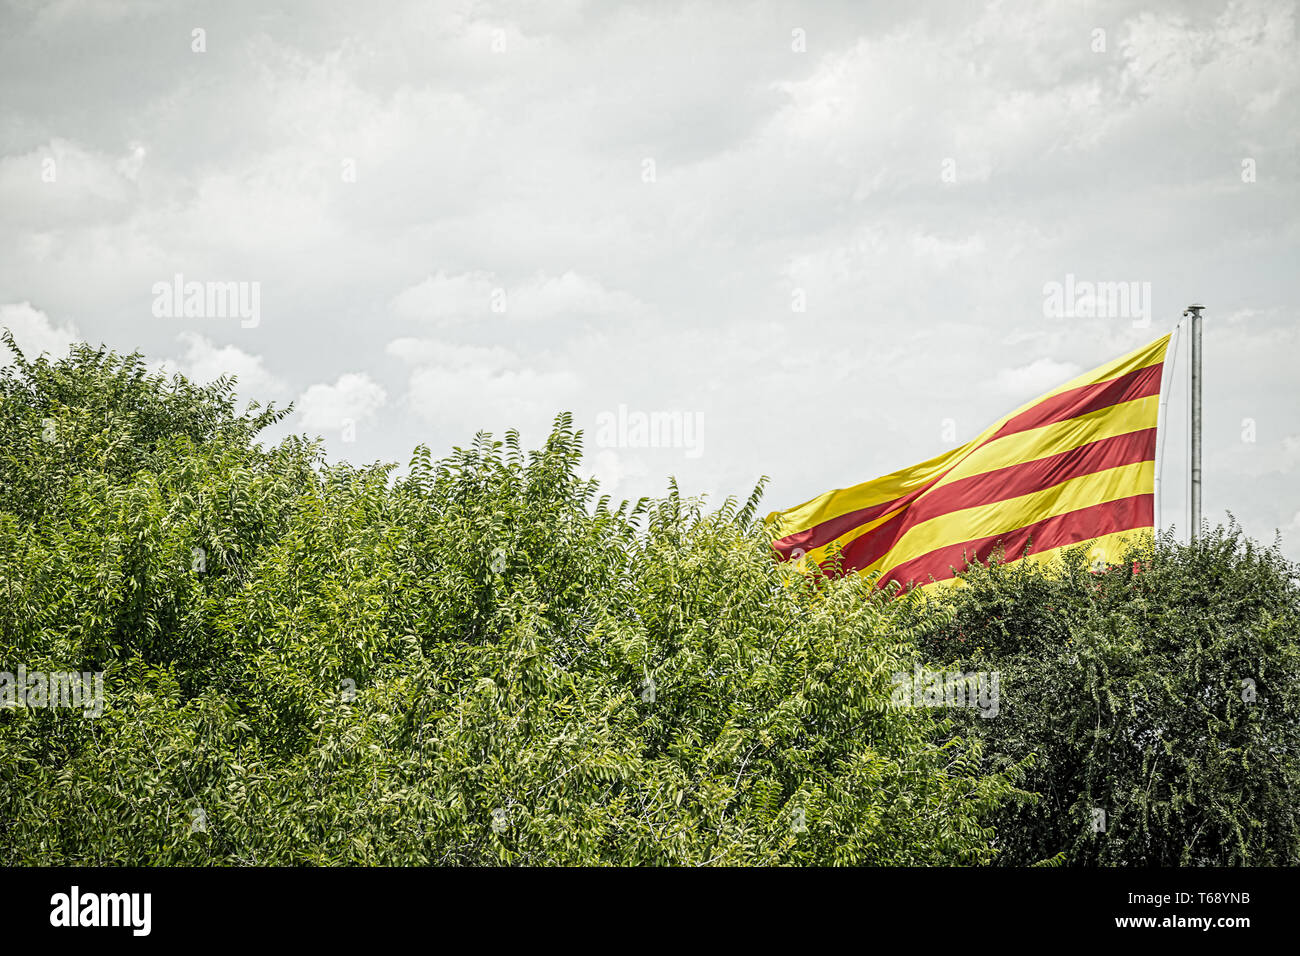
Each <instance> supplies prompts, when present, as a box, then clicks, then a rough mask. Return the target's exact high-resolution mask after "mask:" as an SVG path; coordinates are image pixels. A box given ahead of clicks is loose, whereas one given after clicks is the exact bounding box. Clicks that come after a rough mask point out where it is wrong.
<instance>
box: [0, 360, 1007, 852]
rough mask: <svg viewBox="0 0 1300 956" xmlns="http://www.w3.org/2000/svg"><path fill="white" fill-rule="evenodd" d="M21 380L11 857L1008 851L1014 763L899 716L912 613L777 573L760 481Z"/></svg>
mask: <svg viewBox="0 0 1300 956" xmlns="http://www.w3.org/2000/svg"><path fill="white" fill-rule="evenodd" d="M7 341H8V343H9V346H10V349H11V351H13V353H14V361H13V363H12V365H10V366H8V367H6V368H5V369H4V370H3V373H0V594H3V595H4V597H5V606H4V609H3V611H0V615H2V617H0V619H2V620H3V632H2V635H0V670H8V671H11V672H13V671H16V669H17V667H18V666H19V665H22V666H25V667H26V668H27V669H28V670H29V671H37V670H40V671H45V672H49V671H59V670H63V671H68V670H76V671H103V672H105V673H106V688H107V693H106V697H107V702H106V709H105V712H104V714H103V716H101V717H99V718H88V717H85V716H83V715H82V714H80V713H78V712H76V711H71V710H68V709H66V708H16V709H11V710H7V711H0V852H3V853H4V854H5V856H6V859H9V860H11V861H15V862H25V863H41V864H90V865H95V864H232V865H239V864H248V865H265V864H300V863H312V864H416V865H425V864H461V865H464V864H481V863H521V864H580V863H599V864H706V863H709V864H769V863H781V864H784V863H794V864H882V865H883V864H942V863H986V862H990V861H992V860H993V859H994V858H995V856H996V852H997V851H996V848H995V846H994V843H993V831H992V830H991V829H990V828H989V827H987V826H986V825H983V824H982V823H981V821H982V820H985V819H988V818H991V817H992V816H993V815H994V814H995V812H996V811H997V810H998V808H999V807H1002V806H1003V805H1005V804H1006V803H1007V802H1008V801H1018V800H1025V799H1029V798H1028V796H1027V795H1026V794H1024V793H1023V792H1022V791H1020V790H1018V789H1016V787H1015V781H1016V779H1017V776H1018V775H1019V774H1021V773H1022V772H1023V770H1024V768H1023V767H1022V766H1021V765H1020V764H1018V763H1016V762H1014V761H1012V762H1010V763H1008V764H1006V765H1005V766H1001V767H999V768H998V769H996V770H989V769H982V767H983V766H984V763H985V761H984V758H983V756H982V753H981V745H980V743H979V740H978V739H977V738H967V737H963V736H961V735H959V734H957V733H956V732H955V725H954V723H953V718H952V717H945V718H944V719H942V720H938V719H935V717H934V715H929V714H917V713H913V712H905V711H900V710H898V709H896V708H893V707H891V706H890V683H889V682H890V675H891V674H892V673H893V672H894V671H896V670H898V669H901V668H904V667H907V666H909V665H910V661H911V660H912V659H913V657H914V651H913V648H912V646H911V644H910V643H909V642H910V639H911V636H910V628H912V627H913V625H912V624H911V622H910V621H908V620H905V618H906V616H907V614H908V613H909V611H908V608H907V605H906V604H905V603H903V602H891V601H889V600H887V599H885V598H884V597H883V596H881V595H880V594H879V593H877V592H874V591H873V590H872V589H871V588H870V587H869V585H868V583H867V582H864V581H862V580H859V579H847V580H837V581H830V580H826V579H824V578H818V579H804V578H799V579H797V580H793V581H791V580H787V579H786V577H785V575H784V574H783V573H782V569H781V568H780V567H778V566H777V565H776V564H774V562H773V561H772V560H771V556H770V553H769V551H768V546H767V541H766V538H765V535H764V533H763V531H762V530H761V528H760V527H758V526H757V525H756V523H755V522H754V520H753V515H754V512H755V508H756V506H757V500H758V495H759V492H760V491H761V486H760V488H759V489H756V491H755V494H754V496H753V497H751V498H750V500H749V501H747V502H745V503H743V504H741V503H739V502H737V501H732V500H728V501H727V502H725V503H723V504H722V506H721V507H720V508H717V509H715V510H709V509H707V508H706V507H705V506H704V505H703V504H702V503H701V502H700V501H698V500H693V499H689V498H687V497H684V496H682V495H681V494H680V493H679V492H678V490H677V488H676V486H675V485H671V486H670V487H669V490H668V492H667V494H666V495H665V496H663V497H662V498H658V499H654V500H642V501H640V502H637V503H635V504H632V503H626V502H625V503H621V504H615V503H613V502H611V501H609V500H608V499H607V498H603V497H600V496H599V490H598V488H597V486H596V484H595V482H593V481H590V480H584V479H582V478H581V476H580V473H579V463H580V459H581V436H580V434H578V433H576V432H575V431H574V430H573V428H572V425H571V422H570V420H569V419H568V417H567V416H561V417H560V418H559V419H557V421H556V425H555V429H554V431H553V433H552V434H551V436H550V438H549V439H548V441H547V442H546V443H545V445H544V446H543V447H542V448H540V449H537V450H535V451H529V452H526V451H524V450H523V449H521V447H520V444H519V440H518V436H517V435H515V434H514V433H509V434H507V435H506V436H505V437H504V440H501V441H495V440H493V439H491V438H490V437H489V436H480V437H479V438H478V439H477V440H476V442H475V443H474V445H473V446H472V447H470V448H468V449H457V450H455V451H454V452H453V454H451V455H450V456H448V457H446V458H444V459H442V460H438V461H435V460H434V459H433V457H432V455H431V453H430V451H429V450H428V449H427V448H420V449H417V451H416V453H415V456H414V458H413V459H412V461H411V463H410V467H409V468H408V469H407V470H406V472H405V473H404V474H402V475H397V474H396V473H395V469H394V467H393V466H391V465H379V464H377V465H372V466H368V467H352V466H348V465H328V464H326V463H325V462H324V461H323V459H322V456H321V452H320V447H319V445H318V444H317V443H314V442H311V441H307V440H305V439H302V438H297V437H294V438H289V439H286V440H285V441H282V442H280V443H279V444H277V445H275V446H273V447H263V446H262V445H261V444H259V442H258V440H257V436H258V434H259V433H260V432H261V430H262V429H263V428H265V427H266V426H267V425H268V424H270V423H272V422H274V421H276V420H278V419H279V418H280V417H281V416H282V415H283V414H284V413H283V412H279V411H276V410H274V409H265V410H261V409H258V408H257V407H254V408H252V409H251V410H249V411H247V412H243V413H241V412H239V411H237V410H236V408H235V403H234V398H233V384H232V383H231V382H229V381H225V380H222V381H218V382H216V383H214V384H212V385H209V386H196V385H194V384H192V383H189V382H187V381H186V380H185V379H184V378H181V377H174V378H172V379H170V380H168V379H165V378H163V377H162V376H159V375H151V374H150V373H149V372H148V370H147V367H146V366H145V364H144V362H143V359H142V358H141V357H140V356H139V355H131V356H126V357H121V356H118V355H116V354H114V353H111V352H105V351H104V350H98V351H96V350H92V349H89V348H87V347H84V346H82V347H78V348H76V349H74V350H72V352H71V353H70V354H69V355H68V356H66V357H64V358H61V359H58V360H56V361H49V360H47V359H44V358H41V359H38V360H35V361H29V360H28V359H26V358H25V357H24V356H22V354H21V353H20V352H18V350H17V349H16V347H15V346H14V345H13V342H12V340H11V339H9V340H7Z"/></svg>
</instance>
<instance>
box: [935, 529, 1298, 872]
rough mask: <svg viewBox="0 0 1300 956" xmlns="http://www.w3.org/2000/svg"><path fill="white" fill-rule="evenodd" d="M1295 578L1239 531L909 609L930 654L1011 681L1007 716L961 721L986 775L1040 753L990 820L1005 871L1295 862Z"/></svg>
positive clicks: (1019, 574) (1009, 569) (973, 581)
mask: <svg viewBox="0 0 1300 956" xmlns="http://www.w3.org/2000/svg"><path fill="white" fill-rule="evenodd" d="M1297 570H1298V569H1297V568H1296V566H1295V565H1294V564H1292V563H1290V562H1288V561H1287V560H1285V558H1283V557H1282V555H1281V554H1280V553H1279V551H1278V550H1277V548H1276V547H1274V548H1271V549H1265V548H1261V547H1259V546H1258V545H1256V544H1254V543H1253V542H1251V541H1249V540H1248V539H1245V538H1244V537H1243V536H1242V534H1241V532H1240V531H1239V530H1238V529H1237V528H1235V527H1228V528H1219V529H1218V530H1216V531H1214V532H1213V533H1210V534H1207V535H1205V536H1203V537H1201V538H1200V539H1199V540H1198V541H1197V542H1196V543H1195V544H1193V545H1191V546H1186V545H1180V544H1177V543H1175V542H1173V541H1172V540H1168V539H1166V540H1162V541H1160V542H1158V543H1157V545H1156V546H1155V548H1154V550H1153V551H1141V550H1135V551H1134V552H1133V553H1132V554H1130V555H1129V556H1128V558H1127V559H1126V560H1125V561H1123V562H1122V563H1121V564H1119V565H1117V566H1112V567H1110V568H1108V569H1106V570H1105V571H1104V572H1100V573H1094V571H1093V569H1091V568H1089V567H1088V566H1087V565H1086V563H1085V562H1084V559H1083V556H1082V554H1080V553H1075V554H1073V555H1071V560H1070V561H1069V562H1068V565H1067V568H1066V571H1065V573H1064V574H1063V575H1061V576H1058V577H1047V576H1044V575H1042V574H1040V573H1037V572H1036V571H1034V570H1033V569H1032V568H1029V567H1024V566H1021V565H1019V564H1010V565H994V566H993V567H990V568H980V569H973V570H971V571H969V572H968V573H967V574H966V576H965V581H966V584H967V586H966V587H961V588H953V589H951V590H949V591H948V592H946V593H944V594H942V595H940V596H938V597H937V598H935V599H933V600H926V601H916V602H913V604H912V608H911V609H912V612H913V613H914V615H915V624H916V627H917V632H918V636H917V639H918V644H919V646H920V648H921V649H922V653H923V654H924V655H925V656H927V657H928V658H929V659H931V660H933V661H935V662H937V664H938V665H939V666H946V667H949V668H952V669H956V670H963V671H964V670H976V671H999V672H1000V675H1001V681H1000V684H1001V687H1000V689H1001V704H1000V708H999V713H998V715H997V716H996V717H994V718H988V719H985V718H981V717H979V716H970V715H969V713H968V714H967V715H966V717H965V723H964V730H965V731H966V732H967V733H969V734H972V735H974V736H977V737H978V738H979V739H981V740H982V741H983V743H984V755H985V758H984V759H985V761H986V769H992V768H996V767H999V766H1002V765H1005V764H1008V763H1019V762H1020V761H1022V760H1023V758H1024V757H1025V756H1027V755H1029V754H1034V755H1036V757H1037V758H1038V759H1037V760H1035V761H1034V764H1033V767H1032V769H1031V770H1030V772H1029V774H1028V776H1027V777H1026V779H1025V782H1024V784H1023V786H1025V787H1026V788H1027V789H1029V790H1032V791H1034V792H1036V793H1038V794H1040V795H1041V799H1039V800H1038V801H1036V802H1035V803H1033V804H1025V803H1021V804H1014V805H1007V806H1005V807H1003V808H1002V809H1001V810H999V811H998V812H997V813H996V814H995V815H994V817H993V818H992V820H991V822H993V824H994V825H995V827H996V830H997V845H998V846H999V847H1000V848H1001V849H1002V851H1003V852H1002V853H1001V854H1000V856H999V862H1002V863H1008V864H1030V863H1036V862H1039V861H1044V860H1048V859H1049V858H1059V859H1060V860H1062V861H1064V862H1066V863H1069V864H1073V865H1084V864H1095V865H1151V866H1170V865H1195V866H1210V865H1219V866H1229V865H1247V864H1249V865H1291V866H1294V865H1296V864H1297V863H1298V862H1300V806H1298V805H1297V803H1296V799H1295V794H1296V793H1297V792H1298V791H1300V762H1298V760H1300V722H1298V720H1297V718H1298V717H1300V640H1298V638H1300V577H1297ZM1097 811H1101V812H1103V813H1104V817H1102V816H1101V815H1100V814H1098V813H1097ZM1103 827H1104V829H1103ZM1062 854H1063V856H1062Z"/></svg>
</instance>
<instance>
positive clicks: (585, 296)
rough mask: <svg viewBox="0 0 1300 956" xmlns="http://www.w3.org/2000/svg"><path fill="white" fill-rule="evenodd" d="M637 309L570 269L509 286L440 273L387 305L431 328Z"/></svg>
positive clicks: (476, 275)
mask: <svg viewBox="0 0 1300 956" xmlns="http://www.w3.org/2000/svg"><path fill="white" fill-rule="evenodd" d="M642 308H643V305H642V303H640V302H639V301H638V300H637V299H636V297H635V296H632V295H629V294H627V293H625V292H618V291H611V290H609V289H606V288H605V287H604V286H603V285H602V284H601V283H600V281H599V280H597V279H594V278H591V277H589V276H583V275H579V274H578V273H576V272H574V271H572V270H570V271H568V272H565V273H563V274H562V275H558V276H555V275H547V274H546V273H542V272H539V273H537V274H535V275H533V276H532V277H530V278H529V279H528V280H526V281H524V282H522V283H519V284H518V285H516V286H514V287H510V286H508V285H507V284H505V283H504V282H501V281H500V280H499V279H498V278H496V277H495V276H493V275H492V274H490V273H487V272H466V273H462V274H460V275H451V276H449V275H446V274H445V273H442V272H439V273H437V274H435V275H431V276H429V277H428V278H426V279H424V280H423V281H422V282H419V283H417V284H416V285H413V286H410V287H408V288H406V289H403V290H402V291H401V292H399V293H398V294H397V295H396V296H394V297H393V300H392V302H391V303H390V309H391V311H392V313H393V314H394V315H396V316H397V317H398V318H402V319H410V320H417V321H424V322H429V323H431V324H433V325H435V326H450V325H455V324H457V323H462V322H469V321H472V320H476V319H485V318H488V317H493V316H495V317H508V318H513V319H524V320H528V321H541V320H548V319H559V318H566V317H573V316H581V317H587V318H597V317H602V316H611V315H629V314H631V313H633V312H636V311H639V310H640V309H642Z"/></svg>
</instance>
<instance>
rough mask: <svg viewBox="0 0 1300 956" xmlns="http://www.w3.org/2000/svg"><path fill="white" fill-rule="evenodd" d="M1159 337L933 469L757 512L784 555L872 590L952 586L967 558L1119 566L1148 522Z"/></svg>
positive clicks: (928, 465)
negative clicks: (872, 578) (1075, 549)
mask: <svg viewBox="0 0 1300 956" xmlns="http://www.w3.org/2000/svg"><path fill="white" fill-rule="evenodd" d="M1169 339H1170V336H1168V335H1166V336H1164V337H1163V338H1160V339H1157V340H1156V341H1154V342H1152V343H1151V344H1150V345H1145V346H1143V347H1142V348H1140V349H1138V350H1136V351H1134V352H1131V353H1129V354H1128V355H1125V356H1124V357H1122V358H1119V359H1116V360H1115V361H1113V362H1110V363H1108V364H1106V365H1103V366H1101V367H1100V368H1097V369H1094V370H1093V371H1091V372H1087V373H1085V374H1083V375H1081V376H1079V377H1078V378H1076V379H1074V380H1073V381H1071V382H1067V383H1066V384H1064V385H1062V386H1061V387H1060V388H1057V389H1055V390H1054V391H1051V392H1048V393H1047V394H1046V395H1044V396H1042V397H1041V398H1038V399H1035V400H1034V401H1032V402H1030V403H1029V404H1027V405H1025V406H1023V407H1021V408H1020V409H1017V410H1016V411H1015V412H1012V413H1011V414H1010V415H1008V416H1007V417H1005V418H1003V419H1002V420H1000V421H998V422H996V423H994V424H993V425H991V426H989V428H987V429H986V430H985V431H984V432H983V434H981V435H979V436H978V437H977V438H975V439H973V440H972V441H970V442H968V443H967V444H965V445H962V446H961V447H960V448H957V449H954V450H953V451H950V452H948V453H947V454H944V455H940V456H939V457H938V458H933V459H931V460H930V461H927V462H924V463H922V464H920V465H915V466H913V467H911V468H905V469H903V470H902V471H897V472H894V473H893V474H892V475H885V476H884V477H883V478H877V479H875V480H874V481H868V482H866V483H865V484H861V485H857V486H855V487H853V488H845V489H840V490H837V491H831V492H827V493H826V494H824V495H822V496H820V497H818V498H814V499H813V500H812V501H809V502H807V503H806V504H802V505H799V506H798V507H797V508H791V509H790V510H788V511H784V512H774V513H772V514H771V515H768V518H767V520H768V522H769V523H771V524H774V525H775V526H776V529H777V530H776V533H777V534H780V535H782V537H780V538H778V539H777V540H776V541H775V542H774V544H773V547H774V548H775V550H776V552H777V555H778V556H779V557H780V558H781V559H782V560H787V561H789V560H793V561H815V562H817V563H818V564H819V565H821V566H822V567H823V568H825V569H826V570H827V571H830V570H831V568H832V562H831V561H830V558H831V556H832V553H833V551H834V549H835V548H836V547H838V548H839V549H840V555H841V564H840V570H841V571H842V572H843V573H859V574H870V573H874V572H879V575H880V577H879V579H878V581H877V584H878V586H880V587H884V586H886V585H887V584H889V582H891V581H897V582H898V583H899V584H901V585H903V586H904V587H909V586H917V587H926V586H929V585H931V584H936V583H942V582H948V581H951V580H952V579H953V578H954V577H955V576H956V575H957V574H958V573H960V572H961V571H963V570H965V568H966V566H967V563H968V562H970V561H982V562H983V561H988V560H989V558H990V557H991V556H993V555H995V554H1001V555H1002V560H1005V561H1014V560H1021V559H1032V560H1044V559H1049V558H1051V557H1052V556H1053V555H1055V554H1058V553H1059V552H1060V550H1061V549H1063V548H1066V547H1070V546H1073V545H1077V544H1080V543H1082V542H1085V541H1087V542H1091V545H1090V547H1089V556H1090V558H1091V559H1092V560H1094V561H1096V560H1098V559H1100V560H1102V561H1106V560H1110V559H1114V558H1117V557H1118V556H1119V555H1120V553H1121V552H1122V551H1123V548H1124V546H1125V544H1126V543H1127V541H1128V540H1129V539H1130V538H1132V537H1133V536H1134V535H1136V534H1141V533H1143V532H1145V533H1147V534H1150V533H1151V531H1152V529H1153V527H1154V524H1155V522H1154V482H1155V457H1156V423H1157V417H1158V414H1159V401H1160V380H1161V375H1162V372H1163V369H1164V359H1165V350H1166V349H1167V348H1168V346H1169Z"/></svg>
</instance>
